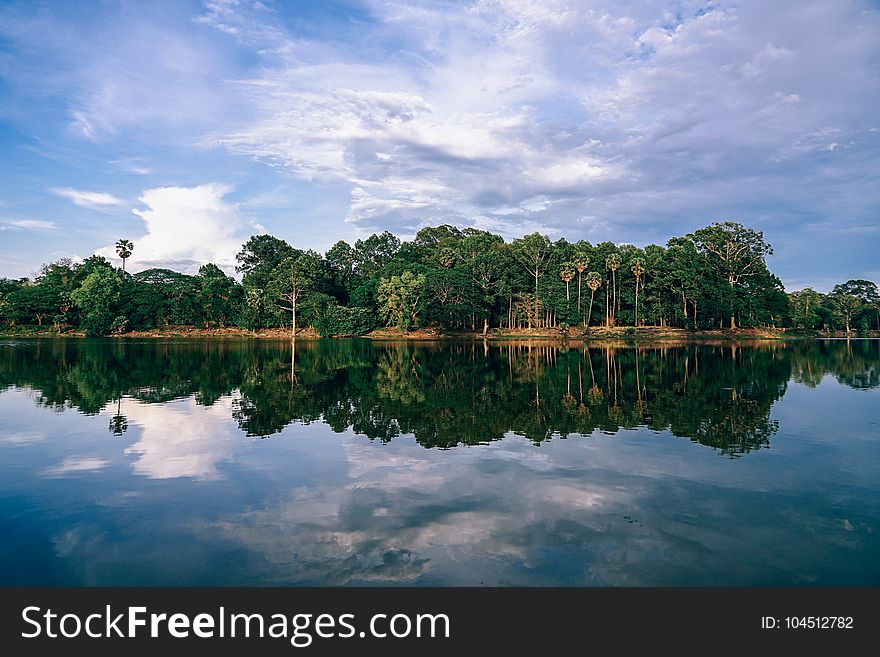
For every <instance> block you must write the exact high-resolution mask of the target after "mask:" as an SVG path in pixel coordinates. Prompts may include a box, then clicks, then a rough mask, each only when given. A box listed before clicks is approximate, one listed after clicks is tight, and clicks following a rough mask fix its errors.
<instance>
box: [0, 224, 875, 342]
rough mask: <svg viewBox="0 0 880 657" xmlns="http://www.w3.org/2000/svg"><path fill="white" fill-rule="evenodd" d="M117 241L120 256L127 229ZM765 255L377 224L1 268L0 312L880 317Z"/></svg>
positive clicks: (551, 323)
mask: <svg viewBox="0 0 880 657" xmlns="http://www.w3.org/2000/svg"><path fill="white" fill-rule="evenodd" d="M118 244H119V245H120V249H119V255H120V256H125V257H126V258H128V257H130V256H131V253H132V250H133V245H132V244H131V242H129V241H128V240H119V243H118ZM122 247H124V248H122ZM772 253H773V249H772V247H771V246H770V244H768V243H767V242H766V240H765V239H764V236H763V234H762V233H761V232H760V231H756V230H754V229H752V228H748V227H746V226H743V225H741V224H739V223H735V222H732V221H725V222H716V223H714V224H711V225H709V226H706V227H705V228H701V229H699V230H696V231H694V232H693V233H690V234H688V235H684V236H676V237H672V238H670V239H669V240H668V242H667V243H666V244H665V245H663V246H661V245H656V244H649V245H646V246H645V247H644V248H639V247H637V246H635V245H631V244H616V243H614V242H602V243H599V244H596V245H593V244H591V243H589V242H585V241H579V242H569V241H567V240H566V239H565V238H559V239H556V240H555V241H554V240H551V239H550V238H549V237H548V236H546V235H542V234H541V233H538V232H535V233H532V234H530V235H526V236H524V237H521V238H518V239H514V240H512V241H510V242H508V241H505V240H504V238H502V237H501V236H500V235H495V234H493V233H490V232H487V231H483V230H478V229H475V228H463V229H461V228H457V227H454V226H449V225H441V226H431V227H427V228H423V229H421V230H420V231H419V232H418V233H417V234H416V235H415V237H414V238H413V239H412V240H411V241H402V240H401V239H400V238H398V237H396V236H395V235H393V234H391V233H389V232H387V231H386V232H384V233H380V234H375V235H371V236H369V237H367V238H365V239H360V240H357V241H355V242H354V244H349V243H347V242H345V241H339V242H337V243H336V244H334V245H333V246H332V247H331V248H330V249H329V250H328V251H327V253H326V254H324V255H321V254H319V253H316V252H314V251H308V250H303V249H300V248H297V247H296V246H294V245H292V244H290V243H288V242H287V241H285V240H283V239H280V238H278V237H273V236H271V235H265V234H264V235H254V236H253V237H251V238H249V239H248V240H247V241H246V242H245V244H244V245H243V246H242V248H241V251H240V252H239V253H238V255H237V257H236V261H237V266H236V272H235V273H237V274H238V276H240V279H237V278H235V277H234V276H232V275H230V274H231V272H224V271H223V270H222V269H221V268H220V267H218V266H217V265H216V264H213V263H206V264H204V265H203V266H202V267H201V268H200V269H199V271H198V274H197V275H190V274H184V273H181V272H176V271H172V270H169V269H146V270H142V271H139V272H137V273H135V274H134V275H130V274H128V273H125V272H123V271H121V270H120V269H117V268H115V267H114V266H113V265H112V264H111V263H110V262H109V261H108V260H107V259H105V258H103V257H100V256H91V257H89V258H87V259H85V260H84V261H83V262H73V261H71V260H67V259H65V260H59V261H57V262H52V263H48V264H46V265H44V266H43V267H42V268H41V270H40V272H39V273H38V274H37V275H35V276H34V277H32V278H24V279H18V280H7V279H4V280H0V324H5V325H6V326H37V327H52V329H53V330H57V331H68V330H77V331H82V332H85V333H88V334H90V335H106V334H108V333H114V332H117V333H118V332H123V331H125V330H146V329H151V328H157V327H166V326H176V325H189V326H196V327H227V326H238V327H242V328H245V329H252V330H253V329H263V328H292V326H293V325H296V327H297V328H298V329H299V328H305V327H314V328H315V330H317V331H318V332H319V333H320V334H322V335H339V334H345V335H350V334H353V333H354V334H359V333H363V332H367V331H369V330H372V329H373V328H375V327H376V325H377V324H380V323H385V324H387V325H389V326H397V327H399V328H401V329H403V330H412V329H418V328H426V327H435V328H439V329H441V330H444V331H479V332H482V333H484V334H485V333H486V332H487V331H488V330H489V328H492V327H495V328H502V329H529V328H531V329H545V328H548V327H551V328H560V327H564V328H567V329H568V330H572V329H575V327H577V330H580V331H589V330H590V329H591V327H595V326H597V325H606V326H635V325H640V326H642V325H647V326H651V325H653V326H664V327H666V326H670V327H672V326H676V327H684V328H688V329H706V328H718V327H754V326H777V327H783V326H790V327H793V328H797V329H804V330H829V331H832V330H834V331H849V332H852V331H863V330H871V329H880V293H878V289H877V285H876V284H875V283H874V282H872V281H869V280H864V279H850V280H848V281H846V282H844V283H841V284H839V285H837V286H835V287H834V289H833V290H832V291H831V293H829V294H822V293H820V292H818V291H816V290H813V289H811V288H806V289H804V290H799V291H793V292H790V293H788V294H786V292H785V290H784V289H783V286H782V283H781V281H780V280H779V278H778V277H776V276H775V275H774V274H773V273H772V272H771V271H770V270H769V268H768V266H767V258H768V257H769V256H770V255H771V254H772ZM124 264H125V262H124V260H123V265H124ZM586 293H588V296H589V298H586V297H585V294H586Z"/></svg>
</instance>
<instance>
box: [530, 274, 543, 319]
mask: <svg viewBox="0 0 880 657" xmlns="http://www.w3.org/2000/svg"><path fill="white" fill-rule="evenodd" d="M540 322H541V319H540V317H539V316H538V268H537V267H535V324H539V323H540ZM529 328H532V327H531V326H530V327H529ZM535 328H538V327H537V326H536V327H535Z"/></svg>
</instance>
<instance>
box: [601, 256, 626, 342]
mask: <svg viewBox="0 0 880 657" xmlns="http://www.w3.org/2000/svg"><path fill="white" fill-rule="evenodd" d="M621 262H622V260H621V257H620V254H619V253H612V254H611V255H609V256H608V257H607V258H605V268H606V269H610V270H611V280H612V286H613V287H612V288H611V305H610V308H609V310H608V311H607V312H608V313H609V314H608V324H609V325H611V326H613V325H614V324H615V322H616V319H617V311H616V308H617V270H618V268H619V267H620V265H621Z"/></svg>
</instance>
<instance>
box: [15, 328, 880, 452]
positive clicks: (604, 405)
mask: <svg viewBox="0 0 880 657" xmlns="http://www.w3.org/2000/svg"><path fill="white" fill-rule="evenodd" d="M878 363H880V342H878V341H867V340H863V341H850V342H849V344H847V343H846V342H844V341H837V342H835V341H814V342H797V343H782V342H767V343H761V344H751V345H749V346H742V345H736V344H700V345H697V344H682V345H676V346H665V345H658V346H635V347H634V346H627V345H625V344H615V345H607V346H591V347H586V346H582V345H579V346H576V347H575V346H571V345H559V344H550V343H545V344H540V343H529V342H516V341H509V342H503V343H492V342H473V343H471V342H444V343H412V342H406V343H377V342H370V341H366V340H322V341H291V342H278V343H276V342H253V341H239V340H230V341H219V340H217V341H181V342H141V343H138V342H131V343H126V342H122V341H110V340H97V341H89V340H78V341H52V342H48V341H45V342H43V341H36V342H21V343H17V344H16V345H15V346H5V347H3V348H2V350H0V386H2V387H8V386H19V387H23V386H28V387H30V388H33V389H34V390H35V391H36V395H35V399H36V402H37V403H38V404H39V405H42V406H46V407H49V408H54V409H58V410H62V409H64V408H68V407H73V408H76V409H77V410H79V411H80V412H82V413H85V414H90V415H91V414H96V413H99V412H102V411H106V410H107V406H108V404H111V403H112V402H116V404H115V408H113V409H112V411H115V414H113V415H112V417H111V420H110V431H111V432H112V433H113V434H114V435H122V433H123V432H124V431H125V430H126V428H127V419H126V417H125V416H124V415H123V414H122V412H121V399H122V397H123V396H126V397H128V398H130V399H132V400H135V401H136V402H138V403H147V404H158V403H164V402H168V401H171V400H174V399H182V398H186V397H190V396H193V397H194V398H195V400H196V402H197V403H199V404H202V405H206V406H210V405H212V404H214V403H215V402H216V401H217V400H219V399H220V398H222V397H229V396H231V397H232V400H233V403H232V408H233V411H232V416H233V418H234V419H235V421H236V422H237V423H238V426H239V427H240V428H241V430H242V431H243V432H244V433H245V434H246V435H247V436H261V437H266V436H271V435H273V434H277V433H280V432H281V431H282V430H283V429H284V428H285V427H286V426H288V425H290V424H291V423H294V422H299V423H304V424H308V423H311V422H315V421H322V422H325V423H326V424H327V425H329V426H330V427H331V428H332V429H333V430H334V431H337V432H343V431H347V430H353V431H354V432H355V433H357V434H360V435H363V436H366V437H368V438H370V439H371V440H380V441H389V440H392V439H393V438H395V437H396V436H398V435H401V434H411V435H413V436H414V437H415V439H416V441H418V442H419V443H420V444H421V445H423V446H424V447H437V448H451V447H455V446H457V445H476V444H484V443H487V442H490V441H494V440H499V439H501V438H503V437H504V436H505V435H506V434H509V433H514V434H517V435H521V436H524V437H526V438H528V439H529V440H531V441H532V442H534V443H535V444H540V443H542V442H544V441H546V440H550V439H553V438H562V437H567V436H570V435H590V434H593V433H595V432H604V433H607V434H616V433H617V432H619V431H620V430H621V429H632V428H635V427H647V428H649V429H652V430H655V431H664V430H669V431H670V432H671V433H672V434H673V435H675V436H680V437H684V438H688V439H690V440H692V441H694V442H696V443H699V444H702V445H706V446H709V447H711V448H713V449H716V450H718V451H719V452H720V453H722V454H724V455H727V456H730V457H736V456H740V455H743V454H747V453H749V452H750V451H752V450H755V449H760V448H762V447H766V446H768V445H769V442H770V438H771V437H772V435H773V434H774V433H775V432H776V430H777V428H778V425H777V424H776V422H775V421H774V420H772V419H771V417H770V410H771V408H772V406H773V404H774V403H775V402H776V401H777V400H778V399H780V398H781V397H782V396H783V395H784V394H785V392H786V388H787V385H788V382H789V381H790V380H793V381H795V382H797V383H800V384H803V385H807V386H813V387H814V386H817V385H819V384H820V383H821V382H822V380H823V378H824V377H826V376H829V375H830V376H832V377H833V378H834V379H836V380H837V381H838V382H840V383H841V384H844V385H847V386H850V387H853V388H860V389H863V388H874V387H878V385H880V381H878V370H880V368H878ZM112 411H111V412H112Z"/></svg>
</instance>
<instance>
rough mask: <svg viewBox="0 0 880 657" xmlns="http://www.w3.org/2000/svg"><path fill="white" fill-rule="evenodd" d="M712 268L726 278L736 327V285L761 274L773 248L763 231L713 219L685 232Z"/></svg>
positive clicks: (732, 327)
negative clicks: (688, 232)
mask: <svg viewBox="0 0 880 657" xmlns="http://www.w3.org/2000/svg"><path fill="white" fill-rule="evenodd" d="M688 237H690V238H691V239H692V240H693V241H694V244H695V245H696V247H697V250H698V251H699V252H700V253H701V254H702V255H703V257H704V258H705V259H706V261H707V262H708V263H709V265H710V266H711V267H712V269H713V270H714V271H715V272H716V273H717V274H718V275H720V276H721V277H722V278H725V279H726V280H727V283H728V285H729V292H730V328H731V329H735V328H736V308H735V299H736V286H737V284H738V283H739V282H740V281H741V280H742V279H743V278H746V277H749V276H758V275H760V274H762V273H763V272H764V271H765V270H766V268H767V266H766V262H765V259H766V257H767V256H768V255H772V254H773V248H772V247H771V246H770V245H769V244H768V243H767V242H766V241H765V240H764V233H762V232H760V231H756V230H754V229H752V228H746V227H745V226H743V225H742V224H739V223H735V222H732V221H724V222H716V223H714V224H712V225H711V226H706V227H705V228H701V229H699V230H697V231H694V232H693V233H692V234H691V235H689V236H688Z"/></svg>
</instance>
